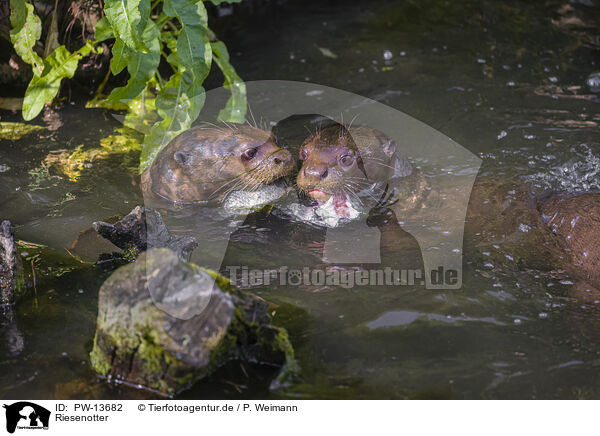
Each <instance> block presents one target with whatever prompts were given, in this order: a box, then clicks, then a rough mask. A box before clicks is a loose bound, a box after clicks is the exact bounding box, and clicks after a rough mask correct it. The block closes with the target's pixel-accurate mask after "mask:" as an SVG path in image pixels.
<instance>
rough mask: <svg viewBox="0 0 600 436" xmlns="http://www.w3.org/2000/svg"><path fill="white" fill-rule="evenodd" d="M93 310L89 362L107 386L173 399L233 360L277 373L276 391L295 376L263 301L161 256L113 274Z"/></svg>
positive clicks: (168, 254) (149, 254) (145, 257)
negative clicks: (127, 386)
mask: <svg viewBox="0 0 600 436" xmlns="http://www.w3.org/2000/svg"><path fill="white" fill-rule="evenodd" d="M215 283H216V286H215ZM98 306H99V307H98V325H97V329H96V335H95V338H94V346H93V349H92V352H91V354H90V358H91V362H92V366H93V368H94V369H95V370H96V371H97V372H98V373H100V374H101V375H103V376H106V377H108V378H109V379H116V380H118V381H121V382H124V383H127V384H131V385H134V386H138V387H145V388H149V389H152V390H155V391H158V392H161V393H163V394H166V395H174V394H176V393H177V392H179V391H181V390H183V389H186V388H187V387H189V386H191V385H192V384H193V383H194V382H196V381H197V380H198V379H200V378H202V377H204V376H206V375H207V374H209V373H211V372H212V371H214V370H215V369H216V368H218V367H219V366H221V365H223V364H224V363H225V362H227V361H229V360H231V359H240V360H243V361H249V362H256V363H263V364H267V365H276V366H282V367H283V370H282V373H281V374H280V377H279V378H278V380H277V382H276V384H277V385H279V384H280V382H281V379H285V378H286V376H287V375H289V374H293V370H294V369H295V361H294V358H293V349H292V346H291V344H290V342H289V340H288V336H287V333H286V332H285V330H283V329H280V328H277V327H273V326H271V325H270V324H269V323H270V317H269V315H268V314H267V309H268V305H267V303H265V302H264V300H262V299H259V298H257V297H254V296H252V295H250V294H243V293H240V292H238V291H235V290H233V289H232V288H231V286H230V284H229V281H228V280H227V279H225V278H223V277H221V276H220V275H218V274H217V273H214V272H211V271H208V270H204V269H202V268H200V267H198V266H196V265H194V264H191V263H186V262H183V261H181V259H179V258H178V256H177V255H176V254H175V253H174V252H173V251H171V250H168V249H165V248H159V249H149V250H148V251H146V252H144V253H142V254H141V255H140V256H139V257H138V258H137V260H136V261H135V262H133V263H130V264H128V265H125V266H123V267H121V268H119V269H118V270H117V271H115V272H114V273H113V274H112V275H111V276H110V277H109V278H108V279H107V280H106V281H105V283H104V284H103V285H102V288H101V289H100V294H99V304H98Z"/></svg>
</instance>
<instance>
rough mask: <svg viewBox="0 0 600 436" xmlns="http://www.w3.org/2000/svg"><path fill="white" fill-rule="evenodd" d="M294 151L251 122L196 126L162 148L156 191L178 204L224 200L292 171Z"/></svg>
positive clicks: (154, 169) (155, 175) (154, 178)
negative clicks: (285, 147) (233, 194)
mask: <svg viewBox="0 0 600 436" xmlns="http://www.w3.org/2000/svg"><path fill="white" fill-rule="evenodd" d="M293 169H294V160H293V158H292V155H291V153H290V152H289V150H286V149H282V148H279V146H278V145H277V139H276V138H275V136H274V135H273V134H271V133H270V132H267V131H265V130H261V129H258V128H255V127H251V126H247V125H226V126H212V127H200V128H194V129H190V130H188V131H186V132H184V133H182V134H181V135H179V136H178V137H176V138H175V139H174V140H173V141H171V143H169V145H168V146H167V147H166V148H165V149H164V150H163V151H161V153H160V155H159V156H158V157H157V159H156V161H155V163H154V164H153V166H152V167H151V170H150V177H151V178H152V190H153V191H154V192H155V193H156V194H158V195H160V196H161V197H163V198H166V199H169V200H171V201H175V202H183V203H190V202H199V201H200V202H202V201H208V200H215V199H222V198H223V197H224V196H225V195H226V194H227V193H229V192H232V191H245V190H255V189H258V188H260V187H261V186H264V185H268V184H270V183H273V182H274V181H275V180H277V179H279V178H281V177H285V176H288V175H290V174H291V172H292V171H293Z"/></svg>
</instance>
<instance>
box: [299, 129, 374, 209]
mask: <svg viewBox="0 0 600 436" xmlns="http://www.w3.org/2000/svg"><path fill="white" fill-rule="evenodd" d="M361 145H362V144H361ZM361 148H363V147H361ZM365 151H367V152H368V150H366V149H365V150H359V147H358V146H357V144H356V141H355V139H354V137H353V135H351V134H350V133H349V132H348V131H347V130H346V129H344V128H340V127H338V126H331V127H327V128H325V129H323V130H321V131H318V132H317V133H315V134H314V135H312V136H310V137H309V138H308V139H307V140H306V141H304V143H303V144H302V146H301V147H300V155H299V158H300V160H301V161H302V167H301V168H300V171H299V173H298V178H297V184H298V188H299V189H300V190H301V191H303V192H304V193H306V194H308V196H310V197H311V198H313V199H315V200H317V201H318V202H319V203H323V202H326V201H328V200H329V199H330V198H331V197H332V196H333V197H340V198H341V197H343V198H347V197H348V196H349V195H353V194H356V193H357V192H358V191H361V190H363V189H365V188H367V187H368V186H369V185H370V184H371V183H373V182H372V181H371V179H370V178H369V175H370V174H369V173H368V171H367V167H366V165H365V164H366V163H367V164H368V161H365V160H364V159H363V154H365ZM367 154H368V153H367Z"/></svg>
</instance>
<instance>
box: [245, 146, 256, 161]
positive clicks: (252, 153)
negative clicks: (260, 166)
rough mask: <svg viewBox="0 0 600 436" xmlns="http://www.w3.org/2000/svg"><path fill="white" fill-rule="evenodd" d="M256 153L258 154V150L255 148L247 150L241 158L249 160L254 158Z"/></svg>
mask: <svg viewBox="0 0 600 436" xmlns="http://www.w3.org/2000/svg"><path fill="white" fill-rule="evenodd" d="M256 153H258V150H257V149H256V148H249V149H248V150H246V151H245V152H244V154H243V155H242V157H243V158H244V159H246V160H250V159H252V158H253V157H254V156H256Z"/></svg>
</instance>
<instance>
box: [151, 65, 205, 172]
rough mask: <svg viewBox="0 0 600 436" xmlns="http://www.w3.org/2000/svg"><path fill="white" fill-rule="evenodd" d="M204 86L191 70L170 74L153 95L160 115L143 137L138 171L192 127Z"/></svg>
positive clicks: (200, 104) (198, 111)
mask: <svg viewBox="0 0 600 436" xmlns="http://www.w3.org/2000/svg"><path fill="white" fill-rule="evenodd" d="M204 99H205V94H204V88H203V87H202V83H201V82H200V81H198V80H197V76H196V75H194V74H192V73H191V72H190V71H183V72H178V73H176V74H173V76H172V77H171V79H170V80H169V81H168V82H167V84H166V85H165V87H164V88H163V89H162V90H161V91H160V92H159V94H158V96H157V98H156V108H157V110H158V113H159V115H160V116H161V117H162V118H163V120H162V121H161V122H160V123H157V124H155V125H154V126H153V127H152V130H151V131H150V134H149V135H146V137H145V138H144V143H143V145H142V154H141V157H140V172H142V171H144V170H145V169H146V168H148V167H149V166H150V164H151V163H152V161H153V160H154V158H155V157H156V155H157V154H158V153H159V152H160V150H162V149H163V148H164V147H165V146H166V145H167V144H168V143H169V142H170V141H171V140H172V139H173V138H175V136H177V135H179V134H180V133H181V132H183V131H184V130H187V129H189V128H190V127H191V125H192V123H193V122H194V121H195V120H196V118H198V115H200V110H201V109H202V106H203V105H204Z"/></svg>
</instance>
